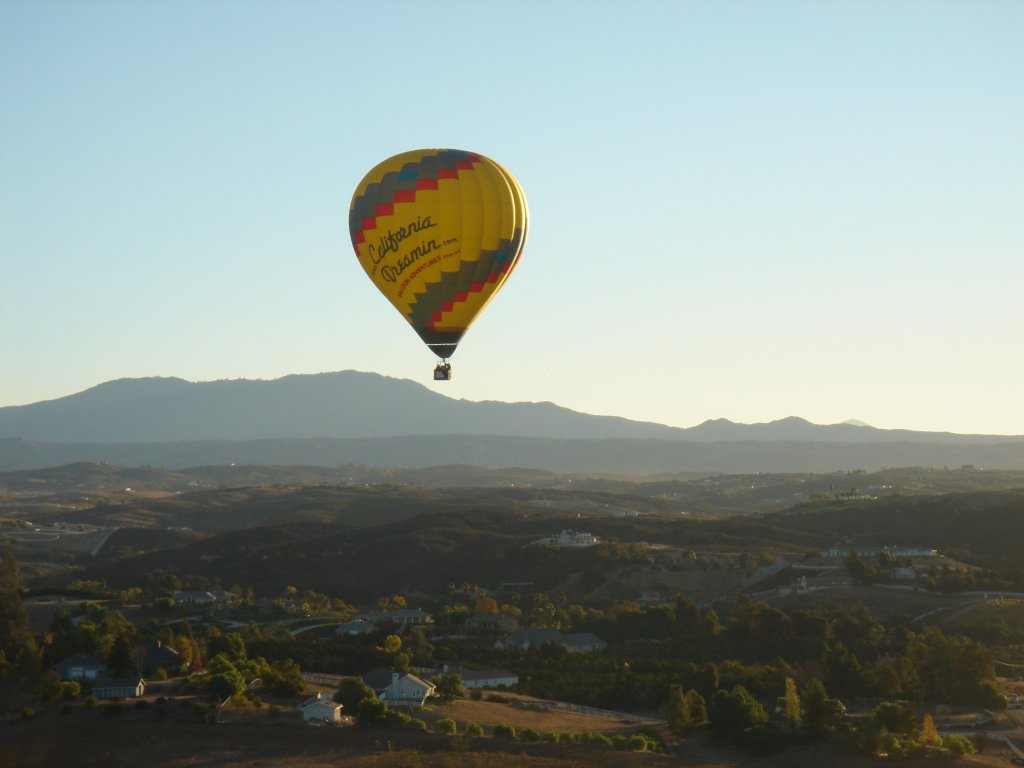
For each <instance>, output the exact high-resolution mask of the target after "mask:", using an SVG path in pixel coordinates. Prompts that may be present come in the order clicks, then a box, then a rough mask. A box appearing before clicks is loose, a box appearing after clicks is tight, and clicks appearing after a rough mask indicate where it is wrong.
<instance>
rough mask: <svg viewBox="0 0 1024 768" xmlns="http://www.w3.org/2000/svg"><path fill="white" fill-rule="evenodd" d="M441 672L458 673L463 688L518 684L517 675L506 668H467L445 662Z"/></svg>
mask: <svg viewBox="0 0 1024 768" xmlns="http://www.w3.org/2000/svg"><path fill="white" fill-rule="evenodd" d="M442 674H445V675H458V676H459V677H461V678H462V685H463V687H464V688H497V687H498V686H502V685H519V675H517V674H516V673H515V672H509V671H508V670H507V669H467V668H466V667H460V666H458V665H456V664H445V665H444V668H443V669H442Z"/></svg>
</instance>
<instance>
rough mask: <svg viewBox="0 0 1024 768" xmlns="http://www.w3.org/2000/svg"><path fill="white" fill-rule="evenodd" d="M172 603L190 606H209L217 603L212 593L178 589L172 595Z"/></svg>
mask: <svg viewBox="0 0 1024 768" xmlns="http://www.w3.org/2000/svg"><path fill="white" fill-rule="evenodd" d="M174 602H176V603H191V604H192V605H210V604H211V603H215V602H217V598H216V596H215V595H214V594H213V593H212V592H205V591H202V590H189V589H179V590H177V591H176V592H175V593H174Z"/></svg>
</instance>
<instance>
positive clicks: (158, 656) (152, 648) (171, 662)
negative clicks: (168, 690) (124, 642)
mask: <svg viewBox="0 0 1024 768" xmlns="http://www.w3.org/2000/svg"><path fill="white" fill-rule="evenodd" d="M132 660H133V661H134V662H135V667H136V669H138V670H140V671H141V672H142V673H143V674H150V673H152V672H155V671H156V670H157V669H163V670H164V671H166V672H167V673H168V674H170V675H176V674H178V673H179V672H180V671H181V667H182V661H181V656H180V655H179V654H178V652H177V651H176V650H174V649H173V648H171V647H170V646H169V645H164V644H163V642H161V641H160V640H148V641H145V642H142V643H136V645H135V646H134V647H133V648H132Z"/></svg>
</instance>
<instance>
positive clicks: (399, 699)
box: [363, 669, 434, 707]
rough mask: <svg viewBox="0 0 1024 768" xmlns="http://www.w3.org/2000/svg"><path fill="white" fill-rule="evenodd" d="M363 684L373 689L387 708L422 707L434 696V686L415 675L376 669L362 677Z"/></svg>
mask: <svg viewBox="0 0 1024 768" xmlns="http://www.w3.org/2000/svg"><path fill="white" fill-rule="evenodd" d="M363 682H364V683H366V684H367V685H368V686H370V687H371V688H373V690H374V692H375V693H376V694H377V698H378V699H380V700H381V701H383V702H384V703H385V704H387V705H388V706H396V707H422V706H423V702H425V701H426V700H427V698H428V697H430V696H433V695H434V685H433V684H432V683H428V682H427V681H426V680H422V679H420V678H418V677H416V675H413V674H405V673H402V672H392V671H391V670H388V669H378V670H374V671H373V672H368V673H367V674H365V675H363Z"/></svg>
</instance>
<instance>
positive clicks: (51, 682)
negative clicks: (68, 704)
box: [36, 669, 63, 704]
mask: <svg viewBox="0 0 1024 768" xmlns="http://www.w3.org/2000/svg"><path fill="white" fill-rule="evenodd" d="M36 691H37V692H38V693H39V698H40V699H42V701H43V703H44V704H52V703H53V702H55V701H57V700H58V699H59V698H60V697H61V694H62V693H63V688H62V686H61V679H60V675H58V674H57V673H56V672H54V671H53V670H52V669H51V670H49V671H47V672H44V673H43V675H42V677H40V678H39V683H38V684H37V685H36Z"/></svg>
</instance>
